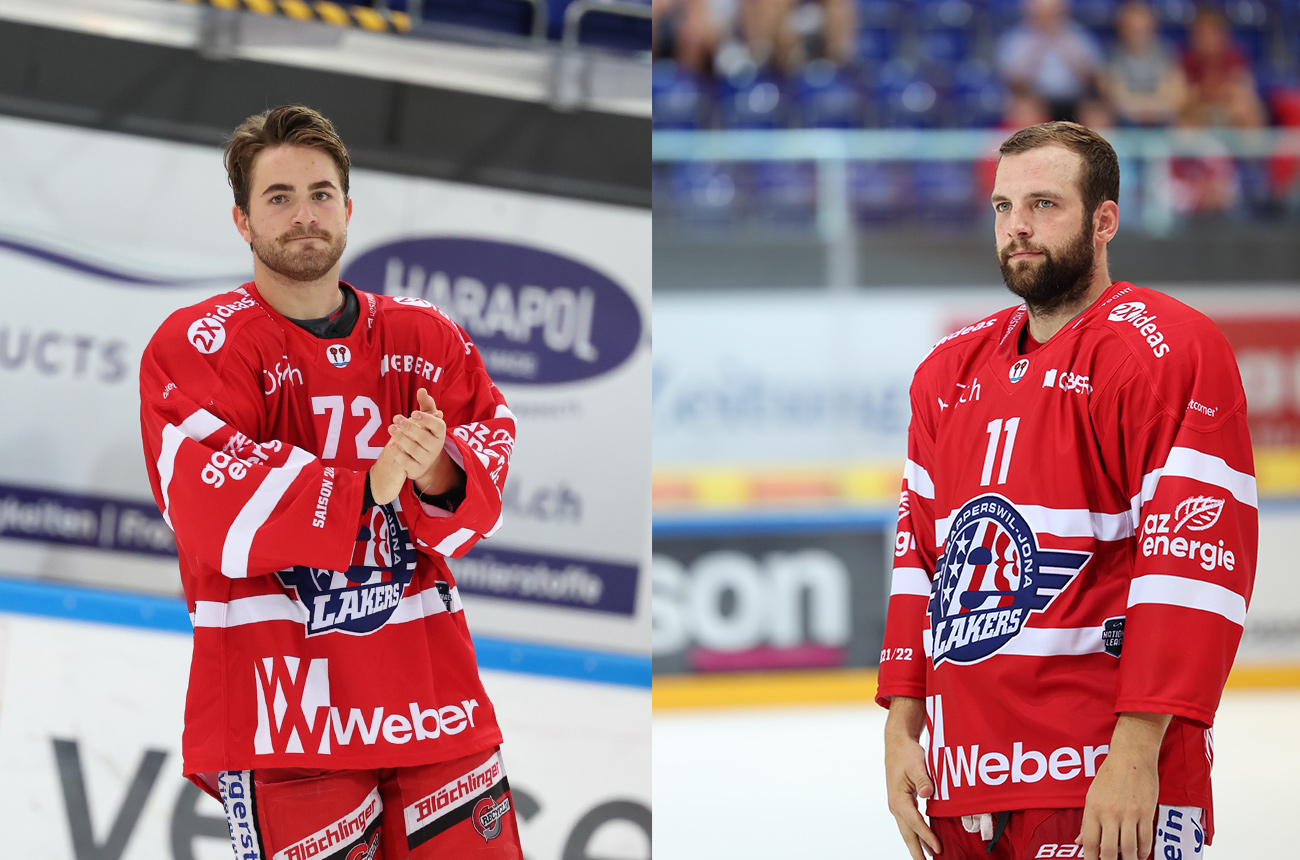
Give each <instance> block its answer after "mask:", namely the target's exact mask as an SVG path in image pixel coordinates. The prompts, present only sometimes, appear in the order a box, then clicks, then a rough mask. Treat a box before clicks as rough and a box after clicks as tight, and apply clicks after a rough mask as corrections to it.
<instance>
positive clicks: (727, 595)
mask: <svg viewBox="0 0 1300 860" xmlns="http://www.w3.org/2000/svg"><path fill="white" fill-rule="evenodd" d="M884 540H885V537H884V535H883V534H882V532H881V531H879V530H875V531H851V532H843V531H834V532H830V531H827V532H818V531H810V532H797V533H792V534H777V535H773V534H765V535H726V534H722V535H718V536H716V537H680V538H671V537H656V538H655V543H654V546H655V550H654V561H653V564H652V568H653V577H654V607H653V617H654V633H653V667H654V671H655V673H656V674H681V673H688V672H699V673H720V672H737V671H759V670H780V669H835V668H846V667H861V666H874V665H876V663H877V662H878V661H879V657H880V643H881V641H882V640H883V639H884V634H885V596H886V594H887V593H888V588H887V586H886V584H885V570H884V568H885V545H884Z"/></svg>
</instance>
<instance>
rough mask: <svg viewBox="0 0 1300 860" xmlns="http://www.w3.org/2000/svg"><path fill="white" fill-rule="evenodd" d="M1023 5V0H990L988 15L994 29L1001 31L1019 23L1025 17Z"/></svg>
mask: <svg viewBox="0 0 1300 860" xmlns="http://www.w3.org/2000/svg"><path fill="white" fill-rule="evenodd" d="M1023 5H1024V3H1023V0H988V16H989V21H990V23H991V24H992V25H993V29H994V31H995V32H998V33H1000V32H1002V31H1003V30H1006V29H1008V28H1010V27H1014V26H1015V25H1016V24H1019V23H1020V21H1021V20H1022V19H1023V17H1024V15H1023V13H1022V12H1021V9H1022V7H1023Z"/></svg>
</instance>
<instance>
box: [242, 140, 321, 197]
mask: <svg viewBox="0 0 1300 860" xmlns="http://www.w3.org/2000/svg"><path fill="white" fill-rule="evenodd" d="M250 176H251V183H250V184H251V186H252V187H251V188H250V190H251V192H252V195H253V196H254V197H258V196H260V195H261V194H262V193H263V191H265V190H266V189H267V188H269V187H271V186H273V185H274V186H280V185H287V186H291V187H293V188H296V189H298V190H300V191H301V190H303V189H305V188H309V187H311V186H313V185H316V184H318V183H321V182H330V183H332V184H333V185H334V187H336V188H338V187H339V185H340V180H341V177H340V176H339V169H338V165H336V164H335V163H334V159H332V158H330V157H329V155H328V154H327V153H325V152H324V151H322V150H320V149H316V148H315V147H311V146H299V145H297V144H288V143H286V144H280V145H278V146H268V147H267V148H266V149H263V150H262V151H261V152H259V153H258V154H257V156H256V157H254V159H253V166H252V170H251V171H250Z"/></svg>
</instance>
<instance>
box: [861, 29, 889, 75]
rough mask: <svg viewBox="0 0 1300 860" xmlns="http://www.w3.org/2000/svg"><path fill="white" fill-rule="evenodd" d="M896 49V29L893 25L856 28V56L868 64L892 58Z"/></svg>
mask: <svg viewBox="0 0 1300 860" xmlns="http://www.w3.org/2000/svg"><path fill="white" fill-rule="evenodd" d="M897 50H898V31H897V30H896V29H895V28H894V27H863V28H862V29H860V30H858V40H857V52H856V53H857V58H858V60H859V61H860V62H862V63H865V64H867V65H869V66H876V65H880V64H881V63H885V62H888V61H889V60H891V59H893V57H894V54H895V52H896V51H897Z"/></svg>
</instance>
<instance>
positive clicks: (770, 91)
mask: <svg viewBox="0 0 1300 860" xmlns="http://www.w3.org/2000/svg"><path fill="white" fill-rule="evenodd" d="M786 102H787V99H786V97H785V93H783V92H782V91H781V86H780V84H779V83H778V82H777V80H776V78H775V77H774V76H773V75H772V74H771V73H770V72H766V71H762V72H759V71H753V70H747V71H745V72H743V73H741V74H739V75H736V76H734V77H731V78H725V79H723V81H722V82H721V83H720V84H719V86H718V117H719V119H720V120H721V121H722V126H723V128H738V129H774V128H780V127H782V126H783V125H785V121H786V114H787V112H788V111H787V104H786Z"/></svg>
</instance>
